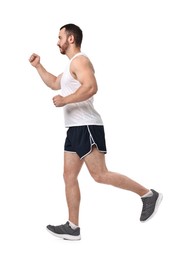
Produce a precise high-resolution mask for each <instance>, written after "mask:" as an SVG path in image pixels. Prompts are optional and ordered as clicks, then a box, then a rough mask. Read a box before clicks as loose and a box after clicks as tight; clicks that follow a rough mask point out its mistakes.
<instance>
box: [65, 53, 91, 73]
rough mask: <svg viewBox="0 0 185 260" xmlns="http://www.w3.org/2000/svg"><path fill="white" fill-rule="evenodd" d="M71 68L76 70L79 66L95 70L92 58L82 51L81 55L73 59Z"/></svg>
mask: <svg viewBox="0 0 185 260" xmlns="http://www.w3.org/2000/svg"><path fill="white" fill-rule="evenodd" d="M70 67H71V70H72V71H73V70H76V69H79V68H86V69H87V68H89V69H92V70H93V71H94V68H93V65H92V62H91V60H90V59H89V57H88V56H87V55H86V54H84V53H82V54H80V55H78V56H77V57H75V58H74V59H73V60H72V61H71V65H70Z"/></svg>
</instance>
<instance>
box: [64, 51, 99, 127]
mask: <svg viewBox="0 0 185 260" xmlns="http://www.w3.org/2000/svg"><path fill="white" fill-rule="evenodd" d="M79 55H84V56H86V55H85V54H83V53H81V52H80V53H77V54H76V55H74V56H73V58H72V59H71V60H70V61H69V63H68V65H67V66H66V68H65V70H64V72H63V75H62V77H61V95H62V96H64V97H65V96H68V95H70V94H72V93H74V92H75V91H76V90H77V89H78V88H79V87H80V85H81V84H80V82H79V81H78V80H76V79H74V78H73V77H72V75H71V73H70V64H71V61H72V60H73V59H74V58H75V57H77V56H79ZM63 110H64V124H65V127H71V126H81V125H103V122H102V119H101V116H100V115H99V113H98V112H97V111H96V110H95V108H94V106H93V97H91V98H89V99H87V100H85V101H82V102H77V103H71V104H68V105H65V106H64V107H63Z"/></svg>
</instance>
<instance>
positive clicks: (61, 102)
mask: <svg viewBox="0 0 185 260" xmlns="http://www.w3.org/2000/svg"><path fill="white" fill-rule="evenodd" d="M64 100H65V97H62V96H61V95H57V96H55V97H53V104H54V105H55V106H56V107H63V106H65V105H66V104H65V102H64Z"/></svg>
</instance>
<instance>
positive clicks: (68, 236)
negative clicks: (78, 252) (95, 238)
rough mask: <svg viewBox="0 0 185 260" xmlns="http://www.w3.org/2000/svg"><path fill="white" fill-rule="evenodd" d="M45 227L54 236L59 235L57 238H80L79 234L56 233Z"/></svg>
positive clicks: (72, 239)
mask: <svg viewBox="0 0 185 260" xmlns="http://www.w3.org/2000/svg"><path fill="white" fill-rule="evenodd" d="M46 229H47V231H48V232H49V233H50V234H52V235H53V236H55V237H59V238H62V239H65V240H71V241H75V240H81V236H80V235H78V236H72V235H68V234H56V233H54V232H52V231H51V230H49V229H48V228H46Z"/></svg>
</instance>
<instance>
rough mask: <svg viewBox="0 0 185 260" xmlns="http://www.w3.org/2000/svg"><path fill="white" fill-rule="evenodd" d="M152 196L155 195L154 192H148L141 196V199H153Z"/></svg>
mask: <svg viewBox="0 0 185 260" xmlns="http://www.w3.org/2000/svg"><path fill="white" fill-rule="evenodd" d="M152 195H153V192H152V191H151V190H150V191H149V192H147V193H146V194H144V195H143V196H141V198H146V197H152Z"/></svg>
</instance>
